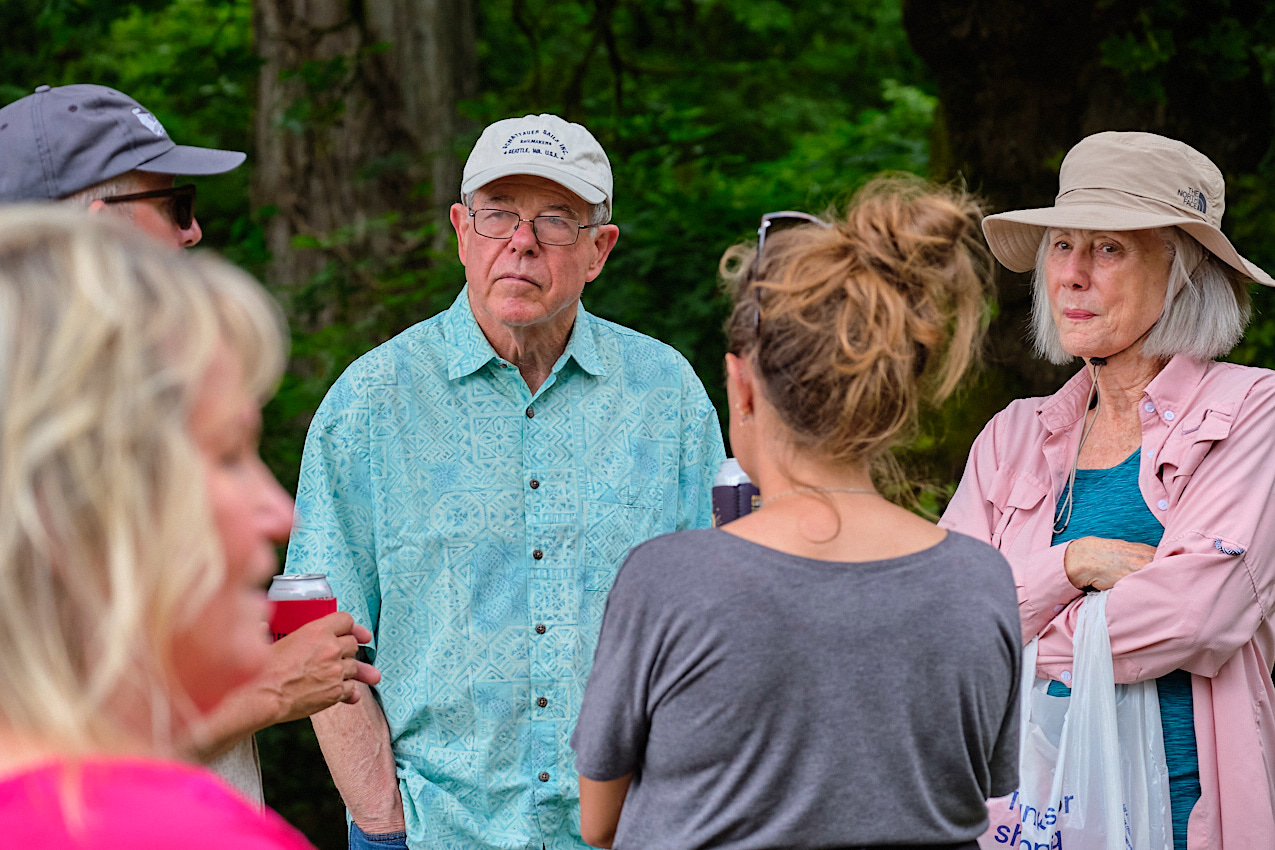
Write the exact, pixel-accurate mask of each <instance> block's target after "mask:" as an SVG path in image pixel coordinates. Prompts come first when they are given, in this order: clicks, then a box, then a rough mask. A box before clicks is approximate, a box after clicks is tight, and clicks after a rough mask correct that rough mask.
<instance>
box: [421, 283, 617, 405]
mask: <svg viewBox="0 0 1275 850" xmlns="http://www.w3.org/2000/svg"><path fill="white" fill-rule="evenodd" d="M595 321H596V320H595V319H594V318H593V316H592V315H591V314H590V313H589V311H588V310H586V309H584V305H583V304H581V303H579V302H577V303H576V320H575V324H574V325H573V326H572V328H571V338H570V339H568V340H567V348H566V351H564V352H563V356H562V357H559V358H558V362H557V363H555V364H554V367H553V371H554V372H558V371H559V370H560V369H562V367H563V366H564V365H565V364H566V363H567V361H568V360H571V359H574V360H575V361H576V363H577V364H579V366H580V368H581V369H583V370H584V371H586V372H588V373H589V374H590V375H597V376H601V375H605V374H606V372H607V370H606V366H605V365H604V364H603V362H602V356H601V354H600V353H599V351H598V343H597V339H596V337H595ZM443 338H444V340H446V343H447V378H448V380H452V381H454V380H456V379H457V378H463V377H465V376H466V375H472V374H473V373H474V372H477V371H478V370H479V369H481V368H483V367H484V366H486V365H487V364H488V363H489V362H491V361H492V360H496V359H499V357H498V355H497V354H496V350H495V349H494V348H492V347H491V343H490V342H488V341H487V337H486V335H485V334H483V331H482V328H480V327H479V326H478V320H477V319H475V318H474V311H473V308H472V307H471V306H470V303H469V285H468V284H466V285H465V286H464V287H462V288H461V290H460V294H459V295H457V296H456V300H455V301H453V302H452V306H451V307H449V308H448V309H447V314H446V315H445V316H444V317H443Z"/></svg>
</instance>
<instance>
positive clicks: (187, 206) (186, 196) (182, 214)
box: [102, 183, 195, 230]
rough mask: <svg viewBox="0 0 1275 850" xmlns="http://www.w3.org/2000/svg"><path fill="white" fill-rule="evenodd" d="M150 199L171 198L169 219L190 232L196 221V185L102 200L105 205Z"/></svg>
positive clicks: (116, 196)
mask: <svg viewBox="0 0 1275 850" xmlns="http://www.w3.org/2000/svg"><path fill="white" fill-rule="evenodd" d="M150 198H171V199H172V203H171V204H169V206H168V214H169V217H171V218H172V220H173V224H175V225H177V227H178V228H180V229H181V230H188V229H189V228H190V225H191V224H192V223H193V222H194V220H195V185H194V184H193V183H187V184H186V185H185V186H174V187H172V188H171V189H155V190H154V191H151V192H134V193H133V194H131V195H112V196H111V197H109V198H102V203H104V204H122V203H124V202H125V201H145V200H148V199H150Z"/></svg>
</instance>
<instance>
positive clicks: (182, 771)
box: [0, 757, 313, 850]
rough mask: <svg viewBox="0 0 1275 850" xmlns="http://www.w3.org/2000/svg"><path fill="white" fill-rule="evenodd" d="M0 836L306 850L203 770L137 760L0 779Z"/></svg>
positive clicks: (93, 846)
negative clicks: (69, 802) (70, 803)
mask: <svg viewBox="0 0 1275 850" xmlns="http://www.w3.org/2000/svg"><path fill="white" fill-rule="evenodd" d="M66 779H69V780H70V788H71V789H72V790H70V791H68V788H67V784H68V783H67V782H65V781H64V780H66ZM68 793H69V794H71V795H73V796H72V797H71V799H72V800H74V801H75V804H76V805H74V806H73V807H72V808H70V809H68V808H67V807H66V806H64V802H65V800H66V795H67V794H68ZM68 811H70V812H74V813H76V814H77V815H78V817H75V815H70V816H67V815H66V814H65V813H66V812H68ZM0 835H3V836H4V846H5V847H61V848H67V850H120V848H128V850H160V848H169V847H174V848H175V847H180V848H182V850H313V847H312V845H311V844H310V842H308V841H306V840H305V837H304V836H302V835H301V833H299V832H297V831H296V830H295V829H293V828H292V827H291V826H289V825H288V824H287V823H286V822H284V820H283V818H281V817H279V816H278V815H277V814H275V813H274V812H272V811H269V810H268V809H267V810H265V811H263V810H261V809H258V808H257V807H256V806H254V805H252V804H250V803H248V802H247V801H246V800H244V799H243V798H242V797H240V796H239V795H238V794H237V793H236V792H234V791H232V790H231V789H230V788H229V787H227V786H226V785H224V784H222V782H221V781H220V780H218V779H217V778H216V777H215V776H213V775H212V774H211V773H209V772H208V771H207V770H204V769H202V768H197V767H193V766H191V765H187V764H183V763H181V762H173V761H161V760H159V759H141V758H119V759H108V758H102V757H95V758H92V759H89V760H87V761H86V762H84V763H82V764H81V765H80V766H79V768H78V770H75V771H71V770H69V768H68V767H67V765H66V764H65V763H62V762H57V763H52V764H49V763H46V764H44V765H42V766H39V767H34V768H32V769H30V770H26V771H23V772H20V773H17V774H14V775H12V776H9V777H7V778H5V779H4V780H2V781H0Z"/></svg>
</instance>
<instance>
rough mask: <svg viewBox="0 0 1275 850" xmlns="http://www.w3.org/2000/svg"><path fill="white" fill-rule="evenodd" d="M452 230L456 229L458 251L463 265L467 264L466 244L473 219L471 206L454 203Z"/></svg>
mask: <svg viewBox="0 0 1275 850" xmlns="http://www.w3.org/2000/svg"><path fill="white" fill-rule="evenodd" d="M451 220H452V230H455V231H456V252H457V253H458V254H460V262H461V265H464V264H465V244H466V242H467V241H468V239H469V227H470V224H471V223H472V222H473V219H472V218H470V216H469V207H467V206H465V205H464V204H452V209H451Z"/></svg>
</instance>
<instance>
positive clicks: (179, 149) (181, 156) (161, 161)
mask: <svg viewBox="0 0 1275 850" xmlns="http://www.w3.org/2000/svg"><path fill="white" fill-rule="evenodd" d="M247 158H248V155H247V154H245V153H242V152H240V151H223V150H218V149H217V148H197V147H192V146H191V145H174V146H173V147H172V148H170V149H169V150H166V151H164V152H163V153H162V154H160V155H159V156H157V157H155V158H154V159H150V160H147V161H146V162H143V163H142V164H141V165H139V166H137V168H136V170H137V171H147V172H151V173H153V174H191V175H202V174H224V173H226V172H227V171H234V170H235V169H236V168H238V167H239V166H241V165H243V161H244V160H245V159H247Z"/></svg>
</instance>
